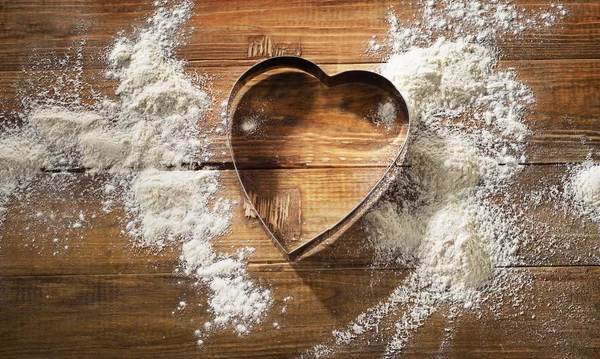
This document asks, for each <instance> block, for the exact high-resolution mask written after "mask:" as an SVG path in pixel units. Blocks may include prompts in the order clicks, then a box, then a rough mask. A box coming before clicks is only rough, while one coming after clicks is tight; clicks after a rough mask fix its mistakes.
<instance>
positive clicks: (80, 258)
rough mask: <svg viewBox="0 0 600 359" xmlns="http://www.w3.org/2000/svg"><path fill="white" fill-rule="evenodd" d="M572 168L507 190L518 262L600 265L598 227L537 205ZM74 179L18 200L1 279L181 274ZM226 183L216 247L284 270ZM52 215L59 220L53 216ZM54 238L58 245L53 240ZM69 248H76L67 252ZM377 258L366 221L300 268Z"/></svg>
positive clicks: (532, 171) (325, 208) (551, 205)
mask: <svg viewBox="0 0 600 359" xmlns="http://www.w3.org/2000/svg"><path fill="white" fill-rule="evenodd" d="M567 170H568V168H567V167H566V166H529V167H527V168H526V169H525V170H524V171H523V172H522V173H521V174H520V175H519V176H518V178H517V179H516V182H515V183H514V184H513V185H512V186H511V187H510V188H508V189H507V192H506V196H507V197H506V199H504V200H503V201H508V203H509V204H511V203H513V202H512V201H515V203H519V204H520V207H517V208H516V210H515V211H516V212H517V214H518V213H519V210H520V209H523V210H524V214H522V215H520V217H519V218H520V220H521V221H523V223H524V228H526V229H527V231H528V233H529V234H530V236H532V239H531V240H530V241H529V242H527V243H526V244H525V245H524V246H522V248H521V249H520V251H519V252H518V254H517V261H516V264H518V265H524V266H563V265H573V264H577V265H600V247H599V243H600V232H599V230H598V225H597V224H594V223H590V222H586V221H582V220H581V219H580V218H578V217H576V216H575V215H574V214H573V213H570V212H569V213H564V212H563V211H562V210H561V209H560V207H559V208H558V209H557V208H555V206H556V204H557V203H559V202H558V200H554V201H548V202H543V203H541V204H540V205H534V202H535V199H536V198H537V196H536V192H537V193H539V192H540V191H543V190H545V189H547V188H549V187H552V186H557V188H558V189H559V190H561V182H562V178H563V177H564V176H565V175H566V173H567ZM47 176H48V177H49V176H50V175H47ZM73 177H74V178H73V179H72V182H71V183H68V184H66V185H64V186H56V185H50V184H47V182H48V181H47V180H39V181H38V183H37V184H36V185H34V186H33V187H32V193H31V194H30V195H29V198H28V200H27V201H19V200H13V203H12V204H11V205H10V207H9V212H8V214H7V218H6V222H5V224H4V228H2V229H1V230H0V234H1V235H2V246H1V247H0V273H1V274H3V275H42V274H48V275H51V274H52V275H61V274H117V273H171V272H172V271H173V270H174V269H175V267H176V266H177V262H178V256H179V248H178V246H177V245H174V246H173V247H171V248H168V249H165V250H163V251H162V252H161V253H152V252H151V251H146V250H141V249H136V248H133V247H132V244H131V239H129V238H128V237H127V236H126V235H125V234H123V233H122V231H123V230H124V228H125V225H126V223H127V219H126V216H125V213H124V212H123V210H122V208H121V207H120V205H119V204H116V205H115V207H114V211H113V212H112V213H109V214H104V213H102V212H101V208H102V203H101V199H100V197H99V194H98V192H99V191H100V189H101V188H103V187H102V184H103V182H102V178H98V177H95V178H93V177H88V176H85V175H83V174H76V175H74V176H73ZM220 178H221V186H222V188H221V193H220V195H221V196H223V197H225V198H229V199H231V200H235V201H238V202H239V205H237V206H235V207H234V209H233V217H232V220H231V223H232V225H231V230H230V232H229V233H227V235H225V236H223V237H221V238H219V239H217V240H216V241H215V249H216V250H218V251H222V252H228V251H231V250H232V247H235V248H240V247H241V246H250V247H254V248H256V252H255V253H254V255H253V256H252V257H251V258H250V259H249V261H250V263H256V264H269V265H271V266H272V268H273V270H279V269H280V268H281V266H282V265H283V266H284V267H285V266H286V262H285V261H284V259H283V257H282V256H281V254H280V253H279V252H278V250H277V249H276V248H275V246H274V245H273V244H272V243H271V241H270V239H269V238H268V236H267V235H266V233H265V232H264V230H263V229H262V227H260V225H259V224H258V222H257V221H256V220H252V219H248V218H246V217H245V215H244V208H243V206H242V204H241V203H242V197H241V191H240V189H239V183H238V180H237V178H236V176H235V174H234V173H233V171H221V177H220ZM264 180H265V182H264V183H269V180H271V181H272V179H271V178H270V176H268V175H267V177H266V178H265V179H264ZM309 182H312V180H310V181H309ZM500 203H506V202H500ZM32 204H35V205H32ZM344 205H345V204H344V203H343V202H342V201H336V202H331V203H321V202H319V204H318V205H317V207H316V208H317V209H315V212H314V213H315V216H317V217H318V216H319V215H322V214H323V213H327V212H332V213H333V212H335V213H341V212H340V210H339V208H342V207H343V206H344ZM505 207H506V210H507V212H508V213H511V212H512V211H513V210H512V209H511V206H510V205H505ZM336 211H338V212H336ZM38 213H41V215H40V217H38ZM53 213H54V214H55V218H54V219H52V218H51V216H52V214H53ZM80 213H84V214H85V218H86V221H85V222H84V225H83V227H81V228H71V227H70V226H71V224H72V223H73V222H75V221H78V216H79V214H80ZM94 215H95V216H96V217H95V218H94V217H93V216H94ZM54 238H57V239H58V241H57V242H54ZM67 238H68V239H67ZM33 240H35V242H34V241H33ZM65 245H68V246H69V248H68V249H65V248H64V246H65ZM55 252H56V254H55ZM373 256H374V253H373V249H372V246H371V245H370V244H369V241H368V239H367V238H366V237H365V232H364V230H363V228H362V223H361V222H360V221H359V222H358V223H357V224H356V225H355V226H353V227H352V228H351V229H350V230H349V231H348V232H347V233H346V234H345V235H343V236H342V237H340V238H338V239H337V240H335V241H330V242H326V243H324V244H323V245H321V246H320V247H319V249H317V250H316V251H315V252H313V253H311V255H310V256H309V257H307V258H305V259H303V260H302V261H301V263H302V264H301V265H302V266H303V268H324V267H343V268H348V267H368V266H371V265H372V262H373V258H374V257H373Z"/></svg>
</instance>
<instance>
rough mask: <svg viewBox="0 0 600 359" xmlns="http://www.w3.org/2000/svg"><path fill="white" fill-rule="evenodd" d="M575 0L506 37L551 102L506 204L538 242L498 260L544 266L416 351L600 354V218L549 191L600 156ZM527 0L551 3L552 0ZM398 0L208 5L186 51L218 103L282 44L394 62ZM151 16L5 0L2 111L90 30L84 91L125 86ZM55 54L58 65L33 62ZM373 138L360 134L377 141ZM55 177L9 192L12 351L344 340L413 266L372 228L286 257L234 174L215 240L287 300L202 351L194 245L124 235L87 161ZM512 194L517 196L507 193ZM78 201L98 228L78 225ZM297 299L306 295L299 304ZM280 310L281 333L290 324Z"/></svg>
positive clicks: (3, 302)
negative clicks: (187, 254) (374, 48)
mask: <svg viewBox="0 0 600 359" xmlns="http://www.w3.org/2000/svg"><path fill="white" fill-rule="evenodd" d="M563 3H564V4H565V6H566V8H567V10H568V11H569V16H568V17H567V18H566V19H565V20H564V21H563V22H562V23H561V24H560V25H559V26H558V27H554V28H547V29H542V30H539V31H536V32H529V33H525V34H523V35H520V36H514V37H511V36H509V37H507V38H506V40H505V41H503V42H502V43H501V44H500V48H501V50H502V54H503V55H502V59H503V60H502V62H501V64H500V66H501V67H502V68H515V69H516V71H517V73H518V75H519V78H520V79H522V80H523V81H524V82H525V83H526V84H527V85H528V86H530V87H531V88H532V90H533V92H534V93H535V96H536V101H537V102H536V104H535V105H534V106H533V107H532V108H531V110H530V112H529V113H528V114H527V116H526V121H527V124H528V125H529V126H530V127H531V128H532V129H533V131H534V133H533V135H532V137H531V138H530V139H529V140H528V155H529V157H528V160H527V163H529V164H534V165H531V166H526V167H525V169H524V170H523V171H522V173H521V174H520V175H519V176H518V178H517V179H516V182H515V184H514V186H511V188H509V189H507V192H506V198H505V199H501V198H497V199H495V200H497V201H498V203H500V204H501V205H503V206H505V207H506V208H505V209H506V210H507V211H508V212H509V213H510V212H511V208H510V207H511V206H510V204H512V203H515V204H518V205H519V207H516V210H515V212H514V213H513V214H515V215H519V216H520V217H519V218H520V219H521V220H523V221H524V222H526V223H528V226H529V227H527V228H528V229H529V234H530V237H529V239H528V241H526V243H524V244H523V245H522V246H521V249H520V250H519V252H518V253H517V259H516V262H514V263H512V264H511V266H510V267H509V268H506V269H505V268H497V270H498V271H502V270H507V271H513V272H515V273H517V272H518V273H523V274H526V277H528V278H530V279H529V281H528V282H527V283H528V284H526V285H524V287H523V288H522V289H520V290H519V291H518V292H517V293H514V291H513V289H510V288H507V289H506V294H507V295H509V296H510V295H517V297H518V298H520V300H521V304H520V305H519V306H517V307H513V306H512V302H511V301H510V300H506V302H505V303H504V305H501V306H500V307H499V309H498V311H497V312H494V313H492V312H485V311H484V312H482V313H477V312H469V311H465V312H464V313H463V314H462V315H461V316H459V317H456V318H453V319H450V318H451V317H452V315H451V314H452V313H449V312H448V310H447V309H446V308H442V309H441V310H440V312H438V313H435V314H434V315H433V316H432V317H430V318H429V319H428V320H427V321H426V323H425V325H424V326H423V327H422V328H420V329H418V330H417V331H416V332H415V333H414V338H412V339H411V340H410V341H409V344H408V346H407V347H406V348H405V350H404V353H403V355H402V357H403V358H431V357H445V358H481V357H494V358H495V357H502V358H536V359H537V358H567V357H571V358H598V357H599V354H598V353H600V332H599V329H598V328H599V327H598V323H597V320H598V318H599V317H600V306H599V305H598V303H600V282H599V278H600V269H599V268H600V244H599V243H600V231H599V229H598V225H597V224H594V223H591V222H589V221H582V220H581V218H579V217H577V216H576V215H575V214H573V213H568V212H567V213H563V212H561V211H560V208H559V209H558V210H557V208H556V203H559V202H557V201H558V200H557V198H556V197H554V198H548V200H547V201H545V200H543V201H541V203H538V202H537V201H536V200H535V198H538V197H539V196H541V197H542V198H545V197H544V196H543V195H540V194H541V193H545V192H544V190H547V189H548V188H551V187H553V186H554V187H556V188H557V190H558V191H559V193H560V191H561V190H562V187H561V182H562V178H563V177H564V176H565V175H566V174H567V171H568V170H569V165H567V164H565V163H568V162H580V161H582V160H584V159H585V157H586V155H587V154H588V153H599V152H600V134H599V132H598V121H599V119H600V97H599V96H598V94H599V93H600V88H599V86H600V85H599V84H600V75H599V73H600V35H599V34H600V32H599V29H600V21H599V20H598V19H599V18H600V4H598V2H597V1H594V0H589V1H563ZM515 4H517V5H521V6H524V7H525V8H526V9H540V8H541V9H546V8H548V7H549V6H550V5H549V3H548V2H540V1H537V0H519V1H515ZM389 5H396V9H397V12H398V16H399V18H400V19H402V20H409V19H411V18H412V17H413V16H414V15H415V13H416V8H415V7H411V6H410V5H411V4H410V2H406V3H398V2H396V1H387V0H377V1H363V0H359V1H339V0H338V1H333V0H326V1H317V0H291V1H285V2H283V1H273V0H255V1H217V0H205V1H201V2H200V1H199V2H197V3H196V7H195V10H194V15H193V17H192V19H191V21H190V22H189V23H188V26H189V27H194V28H195V31H194V32H193V33H192V35H191V36H190V37H189V38H188V39H187V40H188V44H187V45H186V46H184V47H182V48H180V49H179V50H178V51H177V55H178V57H179V58H182V59H185V60H186V61H187V64H188V66H187V71H188V72H189V73H200V74H204V73H205V74H208V76H209V77H210V81H209V82H210V83H212V88H210V89H209V90H210V91H211V94H212V95H213V96H214V98H215V103H216V104H218V103H220V102H221V101H223V100H224V99H225V98H226V96H227V94H228V92H229V90H230V88H231V85H232V84H233V82H234V81H235V79H236V78H237V77H238V76H239V75H240V74H241V73H243V72H244V71H245V70H246V69H247V67H248V66H250V65H252V64H254V63H256V62H257V61H260V60H261V59H263V58H265V57H268V56H272V55H284V54H290V55H302V56H303V57H305V58H307V59H309V60H312V61H315V62H316V63H317V64H319V65H324V64H325V66H323V67H324V69H325V70H326V71H327V72H328V73H329V74H332V73H336V72H340V71H343V70H348V69H373V68H374V67H376V66H378V64H379V62H381V58H380V57H372V56H369V55H366V54H365V49H366V47H367V43H368V41H369V40H370V39H371V38H372V36H373V35H375V36H376V37H377V39H378V40H381V39H382V38H383V36H385V32H386V31H387V26H388V25H387V24H386V22H385V19H386V17H387V13H388V11H389ZM152 11H153V7H152V4H151V2H149V1H142V0H126V1H114V0H108V1H93V0H72V1H59V0H43V1H42V0H34V1H29V0H27V1H26V0H0V97H1V101H0V108H1V109H2V112H4V113H6V114H5V115H4V116H2V118H1V119H0V121H2V122H6V121H16V122H19V121H20V119H19V118H18V116H17V112H18V111H20V110H22V107H21V106H22V104H21V102H20V95H25V96H29V97H32V98H35V97H36V96H41V95H44V93H43V92H42V91H43V90H42V89H48V88H51V87H53V85H55V83H56V78H57V74H59V73H60V72H59V71H57V70H61V69H64V67H61V65H59V60H61V59H64V58H65V55H70V56H73V54H75V53H76V52H77V50H78V47H79V46H81V40H82V39H85V41H86V44H85V46H83V48H82V53H83V55H84V63H85V71H84V74H83V82H85V83H91V84H92V85H93V86H90V87H85V88H83V89H80V93H81V94H82V96H83V98H84V102H86V103H92V102H93V101H94V99H93V98H92V97H91V94H92V93H93V92H96V93H98V94H100V95H108V96H109V97H112V98H114V90H115V86H116V82H115V81H110V80H107V79H105V78H104V71H105V67H106V64H105V62H104V58H103V57H102V54H103V53H104V51H105V48H106V47H107V46H109V45H110V44H111V41H112V39H113V38H114V36H115V34H116V33H117V32H118V31H120V30H123V31H125V32H127V33H129V32H130V31H131V29H132V25H139V24H142V23H143V21H144V19H145V18H146V17H147V16H148V15H149V14H151V12H152ZM40 58H51V59H52V60H51V61H49V62H46V63H39V62H37V61H35V59H40ZM71 65H72V64H71ZM67 66H69V65H67ZM23 69H25V71H22V70H23ZM72 90H73V89H69V88H64V89H62V91H63V92H69V91H72ZM219 112H220V109H219V108H218V106H215V108H214V109H213V110H212V113H211V115H210V116H209V118H208V119H207V120H206V121H205V122H203V123H202V125H203V126H205V127H206V128H210V127H213V126H217V125H218V124H219V123H220V121H221V119H220V118H219ZM353 140H354V141H358V142H360V141H361V139H360V138H357V139H353ZM368 141H369V139H364V143H362V144H361V143H357V146H359V147H360V146H368ZM211 151H212V152H214V153H215V156H214V157H212V158H211V159H210V160H209V161H204V160H201V159H199V164H198V167H201V166H203V165H207V164H208V165H218V166H219V168H229V167H228V166H229V165H230V164H231V160H230V157H229V153H228V149H227V147H226V140H225V136H216V138H215V140H214V143H213V144H212V145H211ZM346 157H348V158H347V159H346V160H344V161H341V160H339V161H335V162H333V163H331V162H330V165H334V166H335V167H338V166H346V167H347V169H351V170H355V169H356V168H357V167H359V165H360V166H362V167H363V168H362V169H360V170H359V171H366V172H367V173H369V175H372V176H374V174H375V173H376V171H377V170H381V168H382V167H381V163H379V162H377V161H375V160H373V161H368V162H365V161H364V158H362V159H360V160H358V159H357V158H354V159H353V158H352V157H351V156H346ZM295 161H297V162H298V163H302V162H306V161H305V159H296V160H295ZM554 163H558V165H552V164H554ZM369 170H372V172H369ZM277 171H289V173H295V174H296V175H298V176H299V177H302V176H307V175H308V174H312V173H313V172H309V173H307V172H306V171H308V170H303V169H286V170H282V169H278V170H274V172H273V173H279V174H280V175H281V174H282V173H283V172H277ZM311 171H312V170H311ZM317 172H318V171H317ZM269 173H271V172H269ZM50 176H52V175H51V174H42V175H40V176H39V177H38V178H37V179H36V181H34V184H33V185H32V186H31V188H30V192H31V193H30V195H29V196H28V197H27V198H13V199H12V200H11V203H10V204H9V211H8V214H7V219H6V222H5V225H4V227H3V228H2V229H0V237H1V242H0V356H1V357H3V358H39V357H48V358H86V357H87V358H99V357H101V358H108V357H114V358H145V357H152V358H162V357H164V358H166V357H168V358H184V357H185V358H188V357H202V358H233V357H235V358H294V357H298V356H299V355H301V354H302V353H305V352H306V351H310V350H311V348H313V347H314V346H315V345H316V344H319V343H321V342H328V341H330V339H331V331H332V330H335V329H343V328H344V327H345V326H346V325H347V324H348V323H349V322H350V321H351V320H353V319H354V318H355V317H356V316H357V315H358V314H360V313H361V312H363V311H364V310H366V309H368V308H370V307H372V306H373V305H375V304H377V303H378V302H380V301H382V300H385V299H386V297H387V296H388V295H389V294H390V292H391V291H392V290H393V289H394V288H395V287H397V286H398V285H402V284H403V279H404V278H405V276H406V275H407V274H408V273H410V270H411V269H410V268H403V267H401V266H387V267H385V266H375V265H373V259H374V253H373V249H372V248H371V246H370V244H369V242H368V239H367V238H366V236H365V233H364V229H363V228H362V225H361V223H357V224H356V225H355V226H354V227H353V228H352V229H351V230H350V231H349V232H348V233H347V235H345V236H343V237H341V238H339V239H337V240H335V241H330V242H326V243H324V245H323V246H322V247H320V248H319V249H318V250H316V251H315V252H314V253H311V256H309V257H307V258H305V259H303V260H302V261H299V262H296V263H293V264H290V263H288V262H286V261H284V260H283V259H282V256H281V255H280V253H279V252H278V251H277V249H276V248H275V247H274V246H273V245H272V243H271V242H270V240H269V239H268V237H267V236H266V235H265V233H264V231H263V229H262V228H261V227H260V226H259V225H258V223H257V222H256V220H251V219H248V218H246V217H245V215H244V214H245V213H244V209H243V205H242V197H241V195H240V191H239V185H238V183H237V179H236V178H235V175H234V173H233V172H232V171H230V170H222V171H221V185H222V188H221V193H220V195H222V196H223V197H226V198H229V199H232V200H237V201H238V202H239V204H238V205H237V206H236V207H234V210H233V218H232V227H231V229H230V231H229V232H228V233H227V234H226V235H225V236H223V237H222V238H219V239H218V240H216V241H215V243H214V246H215V249H216V250H218V251H220V252H231V251H234V250H235V249H234V248H233V247H235V248H239V247H240V246H251V247H254V248H256V252H255V253H254V254H253V255H252V256H251V257H250V258H249V263H248V273H249V276H250V277H251V278H252V279H253V280H256V281H257V282H258V283H260V284H262V285H265V286H270V288H271V290H272V293H273V295H274V299H275V306H274V308H273V310H271V312H270V314H269V316H268V317H267V318H266V319H265V321H264V322H263V324H262V325H260V326H258V327H256V328H254V330H253V332H252V333H251V334H250V336H249V337H246V338H239V337H238V336H237V335H236V334H235V333H233V332H232V331H226V332H222V333H214V334H213V336H212V337H211V338H209V339H208V340H206V345H205V346H204V347H203V348H198V347H197V345H196V344H195V340H196V337H195V336H194V334H193V331H194V330H195V329H197V328H199V327H200V326H201V325H202V323H203V322H204V321H206V320H207V319H209V318H210V315H209V314H208V313H207V312H206V310H207V303H206V298H207V294H208V292H207V290H208V289H207V288H206V287H204V286H196V285H195V284H194V283H193V281H191V280H190V279H189V278H187V279H186V278H183V277H180V276H178V275H176V274H174V272H175V269H176V266H177V263H178V256H179V244H178V243H174V244H173V245H172V246H171V247H168V248H167V249H165V250H163V251H162V252H160V253H153V252H150V251H148V250H147V249H143V248H137V247H136V246H135V245H134V243H135V242H132V240H131V239H130V238H128V237H127V235H126V234H125V233H124V232H123V229H124V228H125V225H126V223H127V221H128V218H127V215H126V213H125V212H124V211H123V209H122V208H121V207H120V206H119V205H117V206H115V208H114V210H113V211H112V212H110V213H103V212H102V211H101V208H102V206H103V203H102V201H103V199H102V197H101V195H100V191H101V189H102V185H103V183H104V181H105V180H106V178H103V177H102V176H92V175H89V174H87V173H74V174H71V175H64V178H62V179H60V181H57V180H56V178H54V179H50ZM61 176H63V175H61ZM270 177H271V175H268V174H263V175H262V178H260V179H259V182H260V181H263V183H269V182H268V181H269V179H271V180H273V178H270ZM319 177H322V178H324V174H322V173H321V174H318V175H316V178H319ZM362 178H363V179H365V178H370V177H368V176H363V177H362ZM57 182H58V184H57ZM307 182H308V181H307ZM365 186H367V184H365ZM365 188H366V187H365ZM347 200H348V201H350V200H351V198H348V199H347ZM506 200H508V201H512V202H510V204H509V205H507V204H505V202H504V201H506ZM503 203H504V204H503ZM317 204H318V205H317V206H315V212H314V214H313V215H314V216H315V217H319V216H323V215H333V214H335V213H337V214H338V215H339V213H341V212H343V208H345V207H344V206H345V205H347V204H348V203H347V202H344V201H336V202H332V203H327V204H325V203H320V202H317ZM521 209H522V210H523V213H519V210H521ZM80 214H83V215H84V216H85V223H84V225H83V227H81V228H73V226H72V224H73V223H74V222H75V221H77V220H78V218H79V215H80ZM323 218H325V217H323ZM524 237H525V236H524ZM55 239H56V241H55ZM519 267H524V268H519ZM288 296H291V297H292V299H291V300H289V301H288V302H284V301H283V299H284V298H286V297H288ZM180 301H185V302H186V303H187V307H186V308H185V309H183V310H178V309H177V307H178V303H179V302H180ZM284 307H285V308H286V313H285V314H283V313H282V310H283V308H284ZM405 311H406V308H405V307H402V308H399V310H398V312H397V313H396V314H394V315H392V316H390V318H388V319H387V321H385V323H384V325H387V326H388V327H389V326H390V325H392V324H393V322H394V321H395V320H397V319H399V318H400V317H401V315H402V314H403V313H404V312H405ZM274 322H277V323H278V324H279V325H280V327H281V329H279V330H276V329H274V328H273V323H274ZM449 327H450V328H453V330H452V331H451V332H448V331H446V328H449ZM387 329H388V330H385V331H382V333H383V334H382V336H372V335H367V336H365V339H364V340H361V341H358V342H357V343H355V344H353V345H350V346H346V347H343V348H337V349H338V353H337V354H336V355H335V356H334V357H335V358H347V357H351V358H373V357H379V356H381V355H382V353H383V351H384V349H385V343H386V340H385V339H387V338H389V336H390V335H392V334H393V333H394V330H393V328H387Z"/></svg>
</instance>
